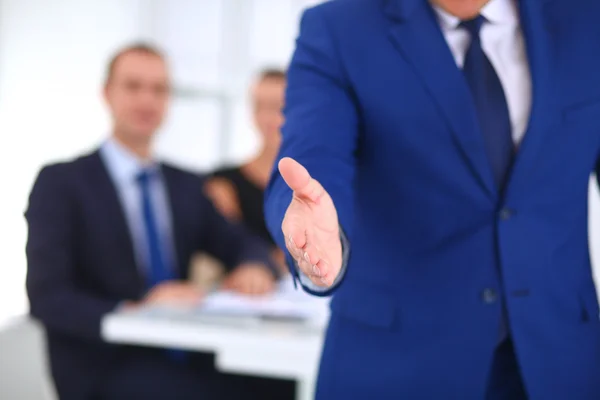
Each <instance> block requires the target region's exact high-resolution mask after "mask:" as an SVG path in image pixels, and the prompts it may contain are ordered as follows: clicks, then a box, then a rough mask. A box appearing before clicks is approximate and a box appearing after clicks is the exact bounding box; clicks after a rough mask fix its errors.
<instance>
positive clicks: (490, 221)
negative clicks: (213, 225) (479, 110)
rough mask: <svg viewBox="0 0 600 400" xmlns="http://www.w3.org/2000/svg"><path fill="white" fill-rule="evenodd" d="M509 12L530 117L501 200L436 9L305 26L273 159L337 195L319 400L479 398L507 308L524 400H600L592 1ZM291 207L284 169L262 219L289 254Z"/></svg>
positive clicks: (559, 0)
mask: <svg viewBox="0 0 600 400" xmlns="http://www.w3.org/2000/svg"><path fill="white" fill-rule="evenodd" d="M517 3H518V8H519V13H520V19H521V26H522V29H523V31H524V36H525V41H526V47H527V56H528V59H529V66H530V70H531V74H532V84H533V105H532V112H531V118H530V121H529V125H528V128H527V131H526V133H525V137H524V141H523V142H522V144H521V146H520V148H519V150H518V154H517V156H516V161H515V163H514V166H513V169H512V174H511V176H510V180H509V182H508V184H507V185H506V187H505V188H504V191H503V192H501V191H500V190H498V188H497V187H496V184H495V183H494V179H493V177H492V173H491V169H490V166H489V163H488V160H487V159H486V155H485V154H486V153H485V150H484V144H483V136H482V134H481V132H480V130H479V127H478V124H477V118H476V111H475V106H474V104H473V101H472V99H471V96H470V93H469V87H468V85H467V83H466V81H465V78H464V76H463V75H462V73H461V71H460V69H459V68H458V67H457V66H456V63H455V61H454V59H453V57H452V54H451V52H450V49H449V48H448V45H447V44H446V41H445V40H444V37H443V34H442V32H441V30H440V28H439V25H438V23H437V21H436V19H435V16H434V14H433V11H432V10H431V8H430V6H429V5H428V1H427V0H338V1H330V2H327V3H325V4H322V5H320V6H317V7H316V8H312V9H310V10H308V11H307V12H306V13H305V15H304V17H303V20H302V24H301V29H300V35H299V38H298V42H297V48H296V51H295V54H294V56H293V59H292V62H291V65H290V68H289V81H288V91H287V99H286V113H285V114H286V124H285V127H284V129H283V143H282V147H281V156H290V157H293V158H295V159H296V160H298V161H299V162H300V163H302V164H303V165H305V166H306V167H307V169H308V171H309V172H310V173H311V174H312V175H313V176H314V178H315V179H317V180H318V181H320V182H321V183H322V184H323V186H324V187H325V189H326V190H327V191H328V192H329V193H330V194H331V196H332V198H333V200H334V202H335V205H336V207H337V211H338V215H339V220H340V224H341V226H342V228H343V229H344V231H345V233H346V234H347V236H348V239H349V242H350V247H351V250H350V251H351V256H350V262H349V264H348V268H347V273H346V276H345V278H344V279H343V281H342V283H341V284H340V285H339V286H338V288H337V290H336V291H335V294H334V296H333V299H332V303H331V307H332V316H331V323H330V325H329V330H328V334H327V341H326V344H325V348H324V354H323V358H322V364H321V370H320V379H319V385H318V389H317V399H319V400H337V399H367V398H372V399H378V400H384V399H413V400H414V399H461V400H471V399H482V398H484V393H485V391H486V385H487V379H488V374H489V371H490V365H491V360H492V356H493V353H494V349H495V348H496V346H497V345H498V337H499V324H500V320H501V310H502V306H501V303H502V301H504V302H505V303H506V308H507V313H508V316H507V318H508V320H509V325H510V330H511V336H512V340H513V342H514V345H515V348H516V352H517V357H518V359H519V362H520V364H521V369H522V374H523V378H524V381H525V385H526V388H527V390H528V392H529V394H530V398H531V399H543V400H549V399H568V398H577V399H580V400H595V399H598V398H600V317H599V315H598V311H599V310H598V303H597V298H596V291H595V287H594V282H593V280H592V273H591V268H590V256H589V250H588V220H587V219H588V212H587V202H588V184H589V179H590V174H591V173H592V172H593V171H594V169H595V168H596V164H597V162H598V155H599V151H600V23H598V21H599V20H598V16H599V15H600V2H598V0H518V1H517ZM290 199H291V193H290V190H289V189H288V188H287V187H286V185H285V182H284V181H283V179H281V177H280V176H279V174H277V173H275V174H274V176H273V179H272V181H271V184H270V187H269V188H268V191H267V195H266V218H267V222H268V225H269V227H270V230H271V233H272V234H273V236H274V238H275V239H276V240H277V241H278V243H279V245H280V246H282V247H284V245H285V240H284V238H283V236H282V233H281V221H282V219H283V216H284V213H285V210H286V208H287V206H288V205H289V203H290ZM292 272H294V273H297V272H296V270H295V269H294V268H293V269H292Z"/></svg>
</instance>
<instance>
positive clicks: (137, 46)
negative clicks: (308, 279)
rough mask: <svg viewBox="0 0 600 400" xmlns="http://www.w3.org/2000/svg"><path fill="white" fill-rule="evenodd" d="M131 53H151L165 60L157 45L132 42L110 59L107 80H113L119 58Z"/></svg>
mask: <svg viewBox="0 0 600 400" xmlns="http://www.w3.org/2000/svg"><path fill="white" fill-rule="evenodd" d="M130 53H140V54H147V55H151V56H155V57H157V58H160V59H161V60H163V61H164V60H165V56H164V54H163V53H162V51H160V50H159V49H158V48H156V47H155V46H153V45H151V44H148V43H142V42H140V43H133V44H130V45H128V46H125V47H123V48H121V49H120V50H119V51H117V52H116V53H115V54H114V55H113V56H112V58H111V59H110V61H109V63H108V68H107V69H106V79H105V82H109V81H110V80H111V78H112V76H113V74H114V72H115V68H116V67H117V64H118V62H119V60H120V59H121V58H122V57H123V56H125V55H127V54H130Z"/></svg>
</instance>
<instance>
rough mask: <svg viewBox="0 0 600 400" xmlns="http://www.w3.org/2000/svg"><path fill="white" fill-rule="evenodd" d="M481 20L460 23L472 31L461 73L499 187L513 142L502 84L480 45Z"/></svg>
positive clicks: (506, 172)
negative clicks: (473, 106) (471, 99)
mask: <svg viewBox="0 0 600 400" xmlns="http://www.w3.org/2000/svg"><path fill="white" fill-rule="evenodd" d="M484 23H485V18H484V17H482V16H481V15H480V16H478V17H476V18H474V19H471V20H468V21H463V22H462V23H461V26H463V27H464V28H466V29H467V30H468V31H469V33H470V35H471V45H470V47H469V50H468V51H467V54H466V56H465V62H464V66H463V73H464V75H465V77H466V79H467V82H468V84H469V87H470V89H471V94H472V95H473V101H474V103H475V108H476V110H477V117H478V120H479V126H480V128H481V132H482V133H483V139H484V143H485V150H486V153H487V157H488V159H489V161H490V165H491V167H492V171H493V174H494V178H495V180H496V184H497V185H498V188H500V189H502V187H503V185H504V183H505V180H506V178H507V175H508V172H509V169H510V166H511V164H512V159H513V153H514V144H513V140H512V127H511V123H510V115H509V111H508V105H507V103H506V98H505V96H504V90H503V89H502V84H501V83H500V79H499V78H498V75H497V74H496V71H495V70H494V67H493V66H492V64H491V63H490V61H489V59H488V58H487V56H486V55H485V53H484V52H483V49H482V48H481V40H480V36H479V33H480V30H481V26H482V25H483V24H484Z"/></svg>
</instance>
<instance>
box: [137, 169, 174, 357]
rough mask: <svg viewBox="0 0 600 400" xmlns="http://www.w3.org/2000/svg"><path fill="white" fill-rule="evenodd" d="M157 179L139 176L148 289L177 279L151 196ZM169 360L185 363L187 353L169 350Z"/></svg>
mask: <svg viewBox="0 0 600 400" xmlns="http://www.w3.org/2000/svg"><path fill="white" fill-rule="evenodd" d="M155 178H157V175H156V172H153V171H148V170H144V171H142V172H141V173H140V174H138V176H137V182H138V184H139V186H140V191H141V193H142V213H143V215H144V228H145V229H144V230H145V232H146V241H147V244H148V270H147V272H148V276H147V285H148V289H151V288H152V287H154V286H156V285H158V284H159V283H161V282H165V281H168V280H173V279H175V278H176V276H175V273H174V268H173V267H174V266H173V265H170V263H168V262H167V260H168V258H167V257H168V254H169V253H168V247H167V243H166V242H165V241H164V240H161V235H160V232H159V229H158V224H157V222H156V217H155V215H154V206H153V204H152V196H151V195H150V184H151V183H152V179H155ZM167 355H168V357H169V358H171V359H172V360H174V361H176V362H183V361H185V359H186V353H185V352H184V351H181V350H171V349H169V350H167Z"/></svg>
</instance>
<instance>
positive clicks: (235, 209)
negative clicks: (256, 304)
mask: <svg viewBox="0 0 600 400" xmlns="http://www.w3.org/2000/svg"><path fill="white" fill-rule="evenodd" d="M285 84H286V75H285V72H284V71H281V70H276V69H267V70H264V71H263V72H262V73H260V74H259V76H258V79H257V80H256V82H255V84H254V85H253V87H252V93H251V95H252V110H253V116H254V123H255V126H256V128H257V130H258V133H259V134H260V136H261V141H262V146H261V148H260V151H259V153H258V155H257V156H256V157H255V158H253V159H252V160H251V161H249V162H247V163H245V164H243V165H241V166H236V167H226V168H223V169H219V170H217V171H215V172H214V173H213V175H212V177H211V179H209V180H208V182H207V186H206V191H207V194H208V195H209V197H210V198H211V199H212V201H213V202H214V204H215V206H216V207H217V209H219V211H220V212H221V213H222V214H223V215H224V216H225V217H227V218H229V219H231V220H235V221H239V222H241V223H242V224H244V225H245V226H246V227H247V228H248V229H250V230H251V231H252V232H254V233H255V234H257V235H259V236H260V237H262V238H263V239H264V240H266V241H267V242H268V243H270V244H271V245H272V248H273V256H274V257H275V259H276V260H278V261H279V264H280V265H281V272H282V273H284V274H285V273H287V268H286V267H285V261H284V256H283V252H281V250H279V249H278V248H277V247H276V246H275V243H274V242H273V240H272V238H271V236H270V234H269V232H268V231H267V227H266V225H265V221H264V214H263V192H264V190H265V188H266V186H267V183H268V180H269V176H270V173H271V169H272V168H273V164H274V162H275V158H276V157H277V153H278V151H279V144H280V142H281V132H280V130H281V126H282V125H283V113H282V109H283V105H284V98H285Z"/></svg>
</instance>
